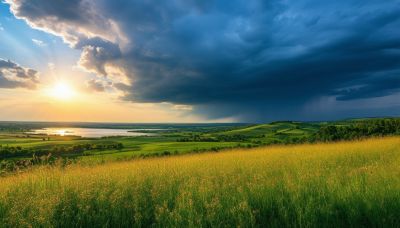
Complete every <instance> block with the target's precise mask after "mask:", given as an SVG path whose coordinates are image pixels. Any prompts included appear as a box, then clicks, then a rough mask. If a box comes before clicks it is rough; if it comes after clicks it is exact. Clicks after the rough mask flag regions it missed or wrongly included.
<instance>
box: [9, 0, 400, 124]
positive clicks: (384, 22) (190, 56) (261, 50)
mask: <svg viewBox="0 0 400 228" xmlns="http://www.w3.org/2000/svg"><path fill="white" fill-rule="evenodd" d="M8 2H9V3H10V4H11V5H12V9H13V12H14V14H15V15H17V16H18V17H21V18H24V19H26V20H27V21H28V22H29V23H30V24H31V25H32V26H34V27H38V28H41V29H44V30H47V31H50V32H52V33H55V34H58V35H61V36H63V37H64V39H65V40H66V42H69V43H70V44H71V45H72V46H73V47H75V48H78V49H81V50H82V56H81V60H80V65H82V66H83V67H85V68H86V69H88V70H90V71H93V72H96V73H98V74H99V75H104V76H107V77H110V78H111V79H115V78H118V77H115V76H116V74H119V76H121V75H122V76H123V77H125V78H126V80H122V81H115V83H114V85H115V86H116V88H118V89H121V90H123V91H125V93H126V96H125V98H124V99H126V100H132V101H135V102H171V103H176V104H188V105H193V106H194V109H193V110H194V112H197V113H200V114H203V115H207V116H210V117H212V118H220V117H237V118H239V119H241V120H245V121H259V120H272V119H282V118H291V119H306V117H309V116H317V117H316V118H318V117H319V118H320V119H323V118H331V117H332V116H335V117H336V118H340V117H347V115H346V112H345V111H343V112H340V113H339V112H337V113H336V114H337V115H335V110H333V111H332V112H331V113H329V115H328V114H326V110H327V108H326V106H323V105H322V106H321V105H317V106H315V101H318V100H321V99H325V98H327V99H328V98H329V99H328V100H329V101H330V103H329V104H330V105H331V106H333V107H337V110H340V109H342V108H343V107H345V106H347V105H348V104H349V103H351V104H352V107H353V108H354V110H358V111H354V110H352V111H349V112H348V113H352V115H353V114H354V115H355V114H356V113H357V112H358V114H359V115H368V114H369V113H374V114H376V111H375V110H376V107H377V105H378V103H379V101H377V100H376V99H373V98H376V97H389V98H391V99H397V98H398V93H399V88H400V83H399V77H400V76H399V74H398V72H400V30H399V29H398V28H399V26H400V3H399V1H397V0H387V1H378V0H363V1H361V0H339V1H329V2H327V1H317V0H301V1H278V0H267V1H265V0H251V1H244V0H233V1H226V0H219V1H218V0H215V1H211V0H208V1H207V0H205V1H196V0H192V1H187V0H186V1H183V0H182V1H179V0H178V1H139V0H131V1H126V0H114V1H105V0H103V1H101V0H99V1H88V0H80V1H78V0H76V1H61V2H62V4H57V3H56V1H50V0H34V1H28V0H13V1H12V0H8ZM32 2H34V4H33V3H32ZM40 5H43V6H44V7H38V6H40ZM74 8H76V10H75V11H74V10H70V9H74ZM55 22H57V23H56V24H55ZM115 72H117V73H115ZM114 77H115V78H114ZM115 80H117V79H115ZM127 82H128V83H127ZM332 98H333V99H332ZM363 99H364V100H365V99H371V100H370V101H371V102H370V103H369V106H365V105H364V106H363V108H358V107H361V103H358V102H357V100H363ZM346 102H347V103H346ZM310 107H312V108H310ZM397 107H398V106H397ZM382 110H385V109H382ZM393 110H394V109H393ZM393 110H392V113H393V112H398V113H399V114H400V109H399V108H397V109H396V110H394V111H393ZM319 114H320V115H319ZM381 114H382V115H384V114H386V112H385V111H382V113H381Z"/></svg>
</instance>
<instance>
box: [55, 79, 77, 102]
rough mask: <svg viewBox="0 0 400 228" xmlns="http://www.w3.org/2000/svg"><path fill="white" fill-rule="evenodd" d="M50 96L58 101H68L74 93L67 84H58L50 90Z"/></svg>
mask: <svg viewBox="0 0 400 228" xmlns="http://www.w3.org/2000/svg"><path fill="white" fill-rule="evenodd" d="M50 94H51V96H52V97H54V98H56V99H58V100H70V99H71V98H73V97H74V95H75V91H74V89H73V88H72V87H71V86H70V85H69V84H68V83H65V82H58V83H57V84H55V85H54V87H53V88H52V89H51V92H50Z"/></svg>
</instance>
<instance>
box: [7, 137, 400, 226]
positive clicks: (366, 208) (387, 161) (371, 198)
mask: <svg viewBox="0 0 400 228" xmlns="http://www.w3.org/2000/svg"><path fill="white" fill-rule="evenodd" d="M399 177H400V138H399V137H388V138H382V139H368V140H362V141H354V142H339V143H325V144H324V143H323V144H321V143H317V144H313V145H307V144H306V145H293V146H269V147H260V148H253V149H233V150H227V151H224V152H219V153H203V154H194V155H183V156H173V157H167V158H166V157H161V158H149V159H143V160H135V161H125V162H115V163H108V164H104V165H97V166H94V167H87V166H81V165H79V164H75V165H70V166H67V167H64V168H62V167H56V166H53V167H51V166H42V167H37V168H33V169H32V170H30V171H29V172H23V173H21V174H17V175H11V176H8V177H3V178H1V179H0V227H149V226H154V227H398V226H400V218H399V216H398V213H399V211H400V178H399Z"/></svg>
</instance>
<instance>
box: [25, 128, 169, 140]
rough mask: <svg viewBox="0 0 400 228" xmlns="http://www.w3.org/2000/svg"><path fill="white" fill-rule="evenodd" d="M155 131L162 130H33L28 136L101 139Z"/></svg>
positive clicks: (144, 134) (142, 134)
mask: <svg viewBox="0 0 400 228" xmlns="http://www.w3.org/2000/svg"><path fill="white" fill-rule="evenodd" d="M135 130H137V131H146V130H148V131H155V130H162V129H106V128H43V129H35V130H32V131H30V132H26V133H28V134H42V135H60V136H71V135H73V136H81V137H84V138H101V137H106V136H151V135H154V133H147V132H146V133H144V132H132V131H135Z"/></svg>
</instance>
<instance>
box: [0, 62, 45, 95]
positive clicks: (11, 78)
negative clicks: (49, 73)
mask: <svg viewBox="0 0 400 228" xmlns="http://www.w3.org/2000/svg"><path fill="white" fill-rule="evenodd" d="M38 83H39V81H38V73H37V71H35V70H32V69H29V68H24V67H21V66H19V65H18V64H16V63H14V62H11V61H10V60H3V59H0V88H27V89H35V88H36V85H37V84H38Z"/></svg>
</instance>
